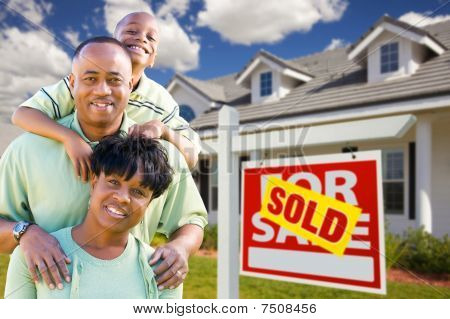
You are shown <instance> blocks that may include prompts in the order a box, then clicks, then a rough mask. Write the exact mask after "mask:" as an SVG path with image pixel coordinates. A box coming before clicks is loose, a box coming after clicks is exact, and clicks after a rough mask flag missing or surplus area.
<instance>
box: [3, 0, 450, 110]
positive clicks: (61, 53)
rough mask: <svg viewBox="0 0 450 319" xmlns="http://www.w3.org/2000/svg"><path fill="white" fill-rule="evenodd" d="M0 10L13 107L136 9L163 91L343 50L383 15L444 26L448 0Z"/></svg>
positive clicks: (61, 4) (17, 3)
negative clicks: (172, 83) (150, 22)
mask: <svg viewBox="0 0 450 319" xmlns="http://www.w3.org/2000/svg"><path fill="white" fill-rule="evenodd" d="M0 7H2V8H1V10H0V54H1V55H2V59H1V60H2V61H0V79H1V78H3V79H2V80H0V82H4V83H3V84H4V85H3V88H1V89H0V103H5V101H8V102H10V103H13V104H14V103H20V102H21V101H23V98H24V97H26V96H29V95H30V94H31V93H33V92H34V91H36V90H37V89H38V88H39V87H40V86H42V85H47V84H49V83H52V82H54V81H56V80H57V79H58V77H61V76H62V75H64V74H66V73H67V72H69V71H70V55H71V53H72V51H73V48H74V46H76V45H77V44H78V43H79V42H80V41H82V40H85V39H87V38H88V37H91V36H95V35H105V34H108V31H110V30H111V29H112V27H113V26H114V24H115V23H116V22H117V20H118V19H119V18H120V17H121V16H123V15H124V14H126V13H128V12H132V11H136V10H151V11H152V12H153V13H154V14H156V15H157V16H158V18H159V19H160V27H161V30H162V31H161V39H162V42H161V44H160V50H159V55H158V57H157V65H156V67H155V68H154V69H152V70H148V75H149V76H150V77H152V78H153V79H154V80H156V81H158V82H159V83H161V84H163V85H165V84H167V82H168V81H169V80H170V78H171V77H172V76H173V74H174V71H177V72H182V73H185V74H187V75H188V76H192V77H195V78H199V79H208V78H212V77H217V76H221V75H225V74H229V73H232V72H237V71H239V70H240V69H241V68H242V67H243V66H244V65H245V64H246V63H247V62H248V61H249V59H251V57H252V56H253V55H254V54H255V53H256V52H257V51H258V50H259V49H265V50H267V51H269V52H272V53H273V54H275V55H277V56H280V57H282V58H285V59H289V58H294V57H298V56H304V55H307V54H311V53H315V52H320V51H323V50H324V49H325V48H327V47H328V46H329V45H330V44H331V43H332V42H333V43H334V46H342V45H348V44H351V43H353V42H355V41H356V40H357V39H358V38H359V37H360V36H361V35H362V34H363V33H364V32H366V31H367V30H368V28H369V27H370V26H371V25H372V24H373V23H374V22H375V21H376V20H377V19H378V18H380V17H381V16H382V15H383V14H385V13H387V14H389V15H390V16H392V17H395V18H399V17H401V16H403V18H402V19H404V20H405V21H408V22H410V23H415V22H416V21H420V20H421V19H422V18H423V17H424V16H425V15H431V18H425V19H424V20H422V22H421V23H429V22H430V21H438V20H442V19H448V18H450V3H449V1H448V0H445V1H444V0H426V1H425V0H378V1H363V0H354V1H353V0H350V1H346V0H267V1H261V0H239V1H237V0H235V1H228V2H227V1H223V0H157V1H154V0H153V1H144V0H128V1H120V0H90V1H87V0H79V1H50V0H9V1H8V0H6V1H4V0H1V1H0ZM438 8H440V9H438ZM436 9H438V10H437V11H436ZM18 12H20V14H18ZM405 15H406V16H405ZM24 17H25V18H24ZM414 19H415V20H414ZM30 21H31V22H32V23H30ZM46 30H47V31H48V32H49V34H52V35H54V36H55V37H54V38H52V37H50V35H49V34H47V31H46ZM333 39H334V41H333ZM14 48H16V49H14ZM5 83H6V85H5ZM16 101H17V102H16Z"/></svg>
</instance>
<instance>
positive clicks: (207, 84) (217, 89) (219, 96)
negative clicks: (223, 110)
mask: <svg viewBox="0 0 450 319" xmlns="http://www.w3.org/2000/svg"><path fill="white" fill-rule="evenodd" d="M174 78H176V79H178V80H180V81H182V82H184V83H186V84H188V85H189V86H190V87H191V88H193V89H194V90H195V91H197V93H199V94H200V95H202V96H204V97H206V98H207V99H209V100H212V101H217V102H225V101H226V98H225V89H224V86H223V85H218V84H215V83H213V82H212V81H202V80H197V79H194V78H191V77H187V76H185V75H182V74H176V75H175V77H174Z"/></svg>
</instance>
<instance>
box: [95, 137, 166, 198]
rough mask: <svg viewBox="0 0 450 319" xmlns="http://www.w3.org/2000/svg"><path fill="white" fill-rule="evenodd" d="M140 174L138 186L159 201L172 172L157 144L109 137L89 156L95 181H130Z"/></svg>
mask: <svg viewBox="0 0 450 319" xmlns="http://www.w3.org/2000/svg"><path fill="white" fill-rule="evenodd" d="M138 167H140V168H141V170H142V179H141V186H142V187H146V188H148V189H150V190H151V191H152V192H153V195H152V199H153V198H157V197H159V196H160V195H161V194H162V193H164V191H165V190H166V189H167V188H168V187H169V185H170V183H171V182H172V174H173V170H172V168H171V167H170V165H169V162H168V159H167V152H166V150H165V148H164V147H163V146H162V145H161V144H160V143H159V142H158V141H156V140H154V139H150V138H146V137H142V136H121V135H111V136H106V137H104V138H103V139H101V140H100V142H99V144H98V145H97V146H96V147H95V148H94V151H93V153H92V155H91V169H92V173H93V174H94V175H96V176H97V177H98V176H100V174H101V173H102V172H103V173H104V174H105V175H106V176H110V175H112V174H116V175H118V176H121V177H123V178H125V180H127V181H128V180H129V179H131V178H132V177H133V176H134V174H135V173H136V172H137V170H138Z"/></svg>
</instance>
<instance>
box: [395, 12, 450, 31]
mask: <svg viewBox="0 0 450 319" xmlns="http://www.w3.org/2000/svg"><path fill="white" fill-rule="evenodd" d="M398 19H399V20H401V21H403V22H406V23H409V24H411V25H413V26H416V27H419V28H420V27H424V26H426V25H429V24H434V23H438V22H442V21H447V20H450V14H447V15H438V16H434V17H431V16H429V15H428V14H426V15H425V14H423V13H418V12H413V11H410V12H407V13H405V14H404V15H402V16H401V17H400V18H398Z"/></svg>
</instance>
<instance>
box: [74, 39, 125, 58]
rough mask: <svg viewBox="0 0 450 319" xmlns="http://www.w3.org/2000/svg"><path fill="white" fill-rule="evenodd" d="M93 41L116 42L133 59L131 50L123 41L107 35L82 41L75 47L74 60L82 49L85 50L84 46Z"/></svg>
mask: <svg viewBox="0 0 450 319" xmlns="http://www.w3.org/2000/svg"><path fill="white" fill-rule="evenodd" d="M92 43H111V44H115V45H117V46H119V47H120V48H122V49H123V51H124V52H125V54H126V55H127V57H129V58H130V61H131V55H130V52H129V51H128V49H127V47H126V46H125V45H124V44H123V43H122V42H120V41H119V40H117V39H114V38H112V37H107V36H102V37H95V38H90V39H87V40H86V41H83V42H81V43H80V44H79V45H78V46H77V48H76V49H75V52H74V53H73V56H72V60H75V59H76V58H77V57H78V56H79V55H80V52H81V50H83V48H84V47H85V46H87V45H88V44H92Z"/></svg>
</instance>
